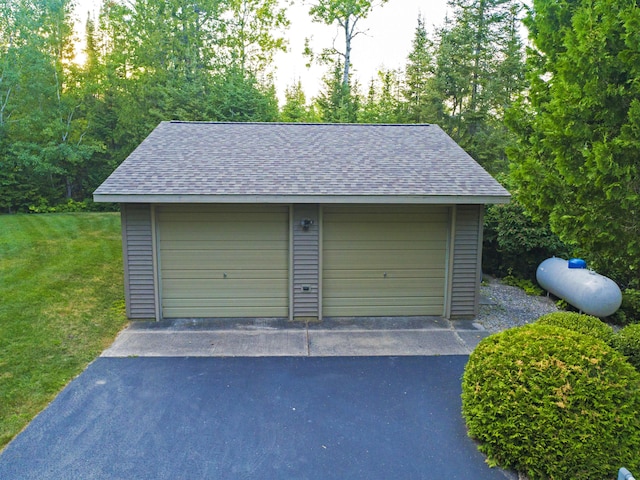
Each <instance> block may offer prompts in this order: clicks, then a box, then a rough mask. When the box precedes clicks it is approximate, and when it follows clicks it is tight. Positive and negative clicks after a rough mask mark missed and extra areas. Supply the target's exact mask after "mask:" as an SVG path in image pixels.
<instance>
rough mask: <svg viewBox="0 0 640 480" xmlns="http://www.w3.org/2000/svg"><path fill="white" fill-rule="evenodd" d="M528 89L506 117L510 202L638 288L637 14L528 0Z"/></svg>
mask: <svg viewBox="0 0 640 480" xmlns="http://www.w3.org/2000/svg"><path fill="white" fill-rule="evenodd" d="M527 26H528V27H529V31H530V39H531V41H532V42H533V48H531V49H530V50H529V51H528V57H527V66H528V78H529V81H530V83H531V87H530V90H529V92H528V93H527V95H526V96H523V97H522V99H521V100H520V102H519V103H518V105H517V108H514V109H513V110H512V111H511V117H510V125H511V126H512V128H513V129H514V131H515V132H516V133H517V134H518V139H519V143H518V145H517V148H514V149H513V150H512V152H511V154H510V158H511V160H512V170H513V179H514V181H515V182H516V183H517V185H518V190H517V193H518V198H519V199H520V200H521V202H522V203H523V204H524V205H525V206H526V207H527V208H528V209H529V210H531V211H532V213H534V214H536V215H537V216H538V218H541V219H543V220H544V221H548V222H549V223H550V225H551V227H552V229H553V231H554V232H555V233H557V234H558V235H559V236H560V238H561V239H562V240H564V241H565V242H568V243H570V244H572V245H573V246H575V248H577V249H578V251H579V252H581V254H582V255H584V256H585V257H586V258H587V259H590V260H592V265H593V266H594V267H595V268H597V269H599V270H601V271H603V273H605V274H608V275H610V276H613V277H615V278H616V279H618V280H619V281H620V282H622V283H627V284H632V285H634V286H636V287H637V286H638V283H639V281H638V278H639V277H638V272H639V269H640V262H639V261H638V258H640V218H639V215H640V180H639V179H640V163H638V158H640V82H638V79H639V78H640V11H639V9H638V8H637V5H636V3H635V2H619V1H617V0H602V1H599V2H591V1H587V0H574V1H571V2H564V3H558V2H555V1H552V0H535V1H534V2H533V10H532V11H531V12H530V13H529V15H528V18H527Z"/></svg>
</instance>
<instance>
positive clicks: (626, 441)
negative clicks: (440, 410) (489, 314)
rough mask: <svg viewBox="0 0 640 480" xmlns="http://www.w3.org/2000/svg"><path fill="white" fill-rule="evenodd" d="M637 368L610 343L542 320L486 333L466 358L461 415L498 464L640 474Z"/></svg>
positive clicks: (581, 473)
mask: <svg viewBox="0 0 640 480" xmlns="http://www.w3.org/2000/svg"><path fill="white" fill-rule="evenodd" d="M638 411H640V373H638V372H637V371H636V370H635V369H634V368H633V367H632V366H631V365H630V364H629V363H628V362H627V361H626V360H625V358H624V357H623V356H622V355H621V354H620V353H618V352H617V351H615V350H614V349H613V348H611V347H609V346H608V345H606V344H605V343H604V342H602V341H600V340H598V339H596V338H593V337H590V336H587V335H583V334H580V333H577V332H573V331H571V330H567V329H564V328H560V327H555V326H551V325H543V324H531V325H526V326H524V327H519V328H513V329H510V330H506V331H504V332H501V333H498V334H496V335H492V336H490V337H488V338H486V339H484V340H483V341H482V342H480V344H479V345H478V346H477V347H476V349H475V350H474V352H473V353H472V354H471V356H470V357H469V362H468V363H467V366H466V368H465V372H464V376H463V381H462V414H463V416H464V419H465V421H466V423H467V427H468V431H469V435H470V436H471V437H473V438H476V439H477V440H478V441H479V443H480V444H479V448H480V450H481V451H482V452H484V453H486V454H487V456H488V461H489V463H490V464H491V465H499V466H502V467H504V468H512V469H515V470H518V471H520V472H523V473H526V474H527V475H528V476H529V478H530V479H531V480H535V479H563V480H564V479H569V478H570V479H585V480H586V479H591V480H593V479H605V478H614V477H615V475H616V472H617V470H618V469H619V468H620V467H621V466H626V467H627V468H629V469H631V470H632V471H640V416H639V415H638V414H637V412H638Z"/></svg>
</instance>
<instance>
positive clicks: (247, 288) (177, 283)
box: [164, 278, 287, 302]
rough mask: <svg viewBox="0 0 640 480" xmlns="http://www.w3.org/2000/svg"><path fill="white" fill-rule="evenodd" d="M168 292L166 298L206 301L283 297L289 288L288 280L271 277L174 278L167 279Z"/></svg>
mask: <svg viewBox="0 0 640 480" xmlns="http://www.w3.org/2000/svg"><path fill="white" fill-rule="evenodd" d="M165 287H166V291H167V292H170V293H168V294H167V295H166V296H165V297H164V298H165V299H169V298H191V299H194V298H195V299H198V298H199V299H202V301H203V302H204V301H206V300H207V299H212V298H235V299H241V298H252V297H278V298H282V292H283V291H285V292H286V289H287V281H286V280H278V281H276V280H270V279H262V280H257V279H250V280H247V279H229V278H225V279H222V278H220V279H212V280H198V281H193V280H185V279H174V280H166V281H165Z"/></svg>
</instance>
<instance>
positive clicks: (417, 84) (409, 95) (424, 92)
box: [402, 16, 443, 123]
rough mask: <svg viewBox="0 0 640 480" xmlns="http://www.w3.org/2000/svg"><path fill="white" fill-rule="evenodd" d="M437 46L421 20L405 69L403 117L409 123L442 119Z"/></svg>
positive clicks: (420, 18) (419, 20)
mask: <svg viewBox="0 0 640 480" xmlns="http://www.w3.org/2000/svg"><path fill="white" fill-rule="evenodd" d="M433 50H434V45H433V42H432V41H431V40H430V39H429V36H428V35H427V29H426V27H425V23H424V18H423V17H422V16H419V17H418V25H417V27H416V30H415V34H414V37H413V43H412V48H411V52H409V57H408V59H407V66H406V69H405V87H404V90H403V92H402V94H403V96H404V100H405V102H406V103H405V105H404V110H405V113H404V116H405V120H406V121H407V122H410V123H430V122H433V123H437V122H439V121H440V120H441V119H442V108H443V106H442V101H441V100H440V98H439V95H438V94H437V92H436V86H435V70H436V65H435V60H434V51H433Z"/></svg>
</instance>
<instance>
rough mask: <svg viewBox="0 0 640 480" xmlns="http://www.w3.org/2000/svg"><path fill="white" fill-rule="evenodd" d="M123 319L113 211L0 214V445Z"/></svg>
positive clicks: (119, 251) (119, 254)
mask: <svg viewBox="0 0 640 480" xmlns="http://www.w3.org/2000/svg"><path fill="white" fill-rule="evenodd" d="M126 321H127V320H126V316H125V312H124V289H123V275H122V249H121V240H120V217H119V215H118V214H114V213H77V214H47V215H12V216H9V215H4V216H0V449H2V448H3V447H4V446H5V445H6V444H7V443H8V442H9V441H10V440H11V439H12V438H13V437H14V436H15V435H17V434H18V433H19V432H20V431H21V430H22V429H23V428H24V427H25V426H26V425H27V424H28V423H29V422H30V421H31V419H32V418H33V417H34V416H35V415H36V414H37V413H38V412H40V411H41V410H42V409H43V408H44V407H45V406H46V405H47V404H48V403H49V402H50V401H51V400H52V399H53V398H54V397H55V396H56V395H57V393H58V392H59V391H60V390H61V389H62V388H63V387H64V386H65V385H66V384H67V383H68V382H69V381H70V380H71V379H73V378H74V377H75V376H76V375H78V374H79V373H80V372H81V371H82V370H83V369H84V368H85V367H86V366H87V365H88V364H89V363H90V362H91V361H92V360H94V359H95V358H96V356H97V355H99V354H100V352H101V351H102V350H104V349H105V348H106V347H107V346H108V345H109V344H110V343H111V342H112V341H113V339H114V337H115V335H116V334H117V332H118V331H119V330H120V329H121V328H122V327H123V326H124V325H125V324H126Z"/></svg>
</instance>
